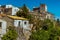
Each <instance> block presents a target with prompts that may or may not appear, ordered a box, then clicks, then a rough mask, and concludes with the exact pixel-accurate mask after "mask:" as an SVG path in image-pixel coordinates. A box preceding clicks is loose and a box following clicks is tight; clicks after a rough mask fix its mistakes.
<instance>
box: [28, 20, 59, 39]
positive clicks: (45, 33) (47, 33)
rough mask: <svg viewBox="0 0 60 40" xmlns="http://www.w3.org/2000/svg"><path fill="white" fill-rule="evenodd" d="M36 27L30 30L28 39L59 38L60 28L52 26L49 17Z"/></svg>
mask: <svg viewBox="0 0 60 40" xmlns="http://www.w3.org/2000/svg"><path fill="white" fill-rule="evenodd" d="M36 28H37V29H35V30H34V31H32V34H31V36H30V38H29V40H59V36H60V30H59V29H57V28H55V27H54V24H53V22H52V21H50V20H49V19H47V20H44V21H43V22H42V24H41V25H40V26H36Z"/></svg>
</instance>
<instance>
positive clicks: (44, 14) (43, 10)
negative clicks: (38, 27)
mask: <svg viewBox="0 0 60 40" xmlns="http://www.w3.org/2000/svg"><path fill="white" fill-rule="evenodd" d="M30 14H32V15H34V17H35V18H39V19H40V20H44V19H50V20H54V15H53V14H52V13H51V12H48V10H47V6H46V5H45V4H41V5H40V7H34V8H33V11H32V12H30Z"/></svg>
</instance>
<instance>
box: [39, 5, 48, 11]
mask: <svg viewBox="0 0 60 40" xmlns="http://www.w3.org/2000/svg"><path fill="white" fill-rule="evenodd" d="M46 11H47V6H46V5H45V4H41V5H40V12H46Z"/></svg>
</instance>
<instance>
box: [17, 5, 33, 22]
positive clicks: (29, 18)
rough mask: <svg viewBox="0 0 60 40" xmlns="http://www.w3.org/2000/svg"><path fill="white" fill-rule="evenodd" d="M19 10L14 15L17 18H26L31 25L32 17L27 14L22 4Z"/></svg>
mask: <svg viewBox="0 0 60 40" xmlns="http://www.w3.org/2000/svg"><path fill="white" fill-rule="evenodd" d="M20 9H21V10H19V11H18V12H17V13H16V15H17V16H19V17H24V18H27V19H28V20H29V22H30V23H32V19H33V16H32V15H31V14H29V9H28V8H27V7H26V5H25V4H24V5H23V7H21V8H20Z"/></svg>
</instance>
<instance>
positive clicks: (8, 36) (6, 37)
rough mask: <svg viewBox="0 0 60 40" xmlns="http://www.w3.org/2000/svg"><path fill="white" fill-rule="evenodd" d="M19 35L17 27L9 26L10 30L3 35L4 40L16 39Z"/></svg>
mask: <svg viewBox="0 0 60 40" xmlns="http://www.w3.org/2000/svg"><path fill="white" fill-rule="evenodd" d="M17 37H18V34H17V32H16V30H15V27H12V26H10V27H8V31H7V33H6V34H5V35H3V37H2V40H16V39H17Z"/></svg>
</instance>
